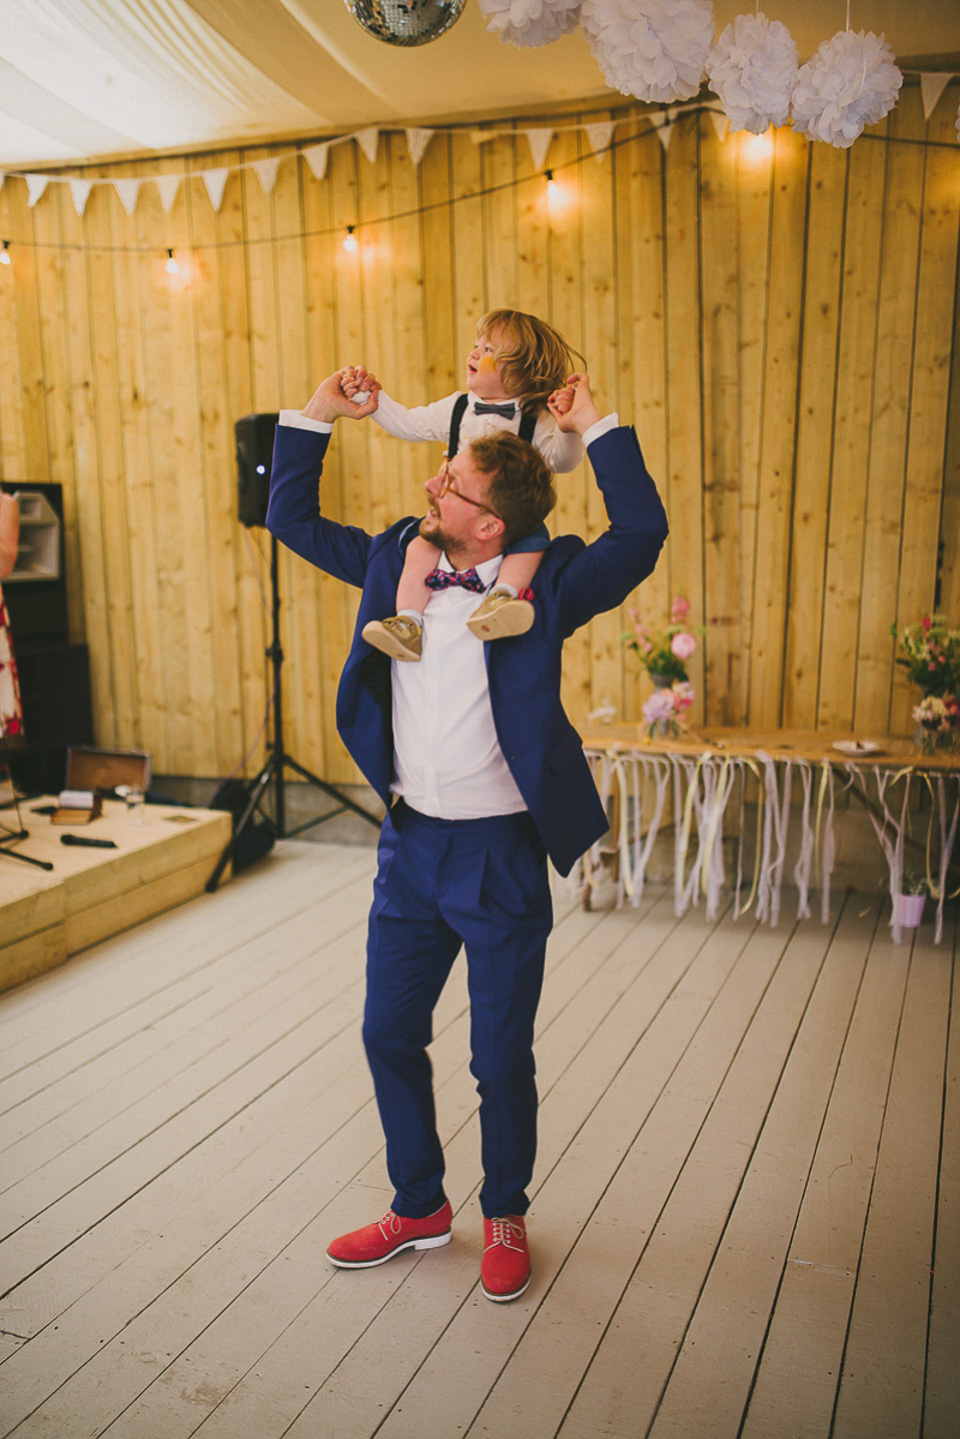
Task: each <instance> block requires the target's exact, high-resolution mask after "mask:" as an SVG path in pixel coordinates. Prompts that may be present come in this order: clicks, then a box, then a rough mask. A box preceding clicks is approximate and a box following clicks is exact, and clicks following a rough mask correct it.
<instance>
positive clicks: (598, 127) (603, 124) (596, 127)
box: [583, 120, 615, 160]
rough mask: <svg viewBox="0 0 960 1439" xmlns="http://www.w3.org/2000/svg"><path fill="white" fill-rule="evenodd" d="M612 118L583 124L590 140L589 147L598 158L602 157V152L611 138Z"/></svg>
mask: <svg viewBox="0 0 960 1439" xmlns="http://www.w3.org/2000/svg"><path fill="white" fill-rule="evenodd" d="M614 123H615V122H614V121H613V120H597V121H596V122H595V123H594V124H592V125H585V126H584V127H583V128H584V129H585V130H586V132H587V139H588V140H589V141H590V149H591V150H592V151H593V153H594V154H595V155H596V157H597V159H598V160H602V159H603V152H604V151H605V150H606V149H607V148H608V146H609V144H610V141H611V140H612V138H613V129H614Z"/></svg>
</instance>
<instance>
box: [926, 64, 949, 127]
mask: <svg viewBox="0 0 960 1439" xmlns="http://www.w3.org/2000/svg"><path fill="white" fill-rule="evenodd" d="M952 79H953V76H952V75H935V74H933V73H930V74H927V73H926V72H923V73H921V76H920V94H921V96H922V97H923V118H924V119H925V120H929V119H930V116H931V115H932V114H933V112H934V110H935V109H936V108H937V101H938V100H939V99H940V96H941V95H942V94H943V92H944V90H945V89H946V88H947V86H948V85H949V84H950V81H951V80H952Z"/></svg>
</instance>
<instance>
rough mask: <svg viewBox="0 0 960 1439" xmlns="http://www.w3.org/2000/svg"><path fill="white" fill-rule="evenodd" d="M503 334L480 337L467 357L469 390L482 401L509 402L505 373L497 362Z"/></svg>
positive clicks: (497, 332)
mask: <svg viewBox="0 0 960 1439" xmlns="http://www.w3.org/2000/svg"><path fill="white" fill-rule="evenodd" d="M501 344H502V332H501V331H500V330H497V331H496V332H495V333H494V334H492V335H478V336H477V343H476V344H475V345H474V347H473V349H472V350H471V351H470V353H469V355H468V356H467V389H468V390H469V391H470V393H471V394H472V395H476V396H477V398H478V399H480V400H507V399H509V398H510V396H509V395H508V394H507V391H506V389H505V388H504V384H503V372H502V367H501V365H500V362H499V361H498V360H497V358H496V356H497V351H498V350H499V349H500V348H501Z"/></svg>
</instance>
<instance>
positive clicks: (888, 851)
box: [571, 750, 960, 944]
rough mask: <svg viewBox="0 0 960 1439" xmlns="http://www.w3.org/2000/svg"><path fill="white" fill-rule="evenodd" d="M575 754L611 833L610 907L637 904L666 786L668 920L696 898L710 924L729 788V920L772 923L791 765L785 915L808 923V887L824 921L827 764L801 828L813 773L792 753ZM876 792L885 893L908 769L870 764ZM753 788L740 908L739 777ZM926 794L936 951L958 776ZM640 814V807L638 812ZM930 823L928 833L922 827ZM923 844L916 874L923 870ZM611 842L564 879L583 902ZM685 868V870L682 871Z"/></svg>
mask: <svg viewBox="0 0 960 1439" xmlns="http://www.w3.org/2000/svg"><path fill="white" fill-rule="evenodd" d="M587 757H588V759H589V761H590V763H591V766H592V768H593V772H594V779H595V781H596V784H597V788H598V790H599V792H600V798H601V800H602V802H603V805H604V807H605V808H609V805H610V801H611V799H612V798H613V796H614V795H615V796H616V800H617V806H616V813H617V821H616V822H617V833H616V834H615V835H613V836H611V840H612V848H613V851H614V852H615V854H616V856H617V885H616V904H617V907H618V908H619V907H620V906H622V905H623V904H624V902H625V901H627V902H629V903H630V904H631V905H633V906H636V905H638V904H639V903H640V901H641V899H642V897H643V892H644V886H645V883H646V873H647V868H648V865H649V861H650V856H651V854H652V852H653V847H654V845H655V843H656V841H657V838H658V836H659V834H660V829H661V824H662V820H663V813H664V809H665V807H666V801H667V796H668V793H669V791H670V784H671V780H672V781H673V802H674V874H673V897H674V912H675V913H676V915H677V916H678V917H680V916H682V915H684V914H685V913H686V911H687V910H688V909H689V908H690V907H691V906H695V905H696V903H697V899H698V895H699V893H700V892H701V891H702V892H703V894H704V895H705V897H706V910H707V918H708V919H710V920H712V919H715V918H716V916H717V914H718V913H719V911H720V907H721V893H722V889H723V882H724V860H723V831H724V818H725V815H726V811H727V808H728V806H729V804H730V799H731V796H732V795H733V792H734V790H735V789H736V788H737V785H738V784H739V789H740V794H739V824H738V844H737V861H736V881H735V894H734V906H733V916H734V918H735V919H736V918H739V916H740V915H742V914H746V913H747V912H748V911H749V910H750V908H751V906H752V904H753V902H754V900H756V916H757V919H758V920H759V921H760V922H761V923H768V924H770V925H776V924H777V922H778V920H779V917H780V905H781V895H782V887H783V877H784V869H785V862H786V854H787V840H788V835H789V825H790V799H791V788H792V775H793V769H794V767H796V768H797V770H798V771H799V774H800V780H801V784H802V786H803V803H802V809H801V820H800V829H801V835H800V853H799V856H798V858H797V861H796V864H795V866H794V869H793V879H794V882H795V884H796V887H797V918H798V919H808V918H810V916H811V906H810V890H811V887H813V886H814V885H815V886H816V887H818V888H819V890H820V919H821V922H822V923H823V924H827V923H829V920H830V884H831V878H832V875H833V870H834V865H835V860H836V837H835V832H834V816H835V800H836V772H835V769H834V765H833V764H831V762H830V761H829V760H824V761H823V762H822V765H821V772H820V780H819V783H818V786H817V800H816V820H815V822H814V821H813V820H812V817H811V811H812V807H813V781H814V766H813V765H812V764H811V762H810V761H808V760H803V759H796V758H793V757H786V756H785V757H778V758H773V757H772V756H771V755H769V754H766V753H765V752H763V751H758V752H757V754H756V756H755V757H754V758H747V757H745V756H737V757H733V756H726V755H721V754H712V753H704V754H702V755H700V756H697V757H694V756H691V755H683V754H651V753H649V752H646V753H645V752H643V751H637V750H627V751H617V752H611V751H606V750H590V751H588V752H587ZM778 764H779V765H782V766H783V778H782V781H781V780H780V778H779V776H778V774H777V765H778ZM870 769H871V771H872V773H873V775H874V778H875V781H876V785H877V793H878V798H879V808H880V818H879V819H878V817H877V815H875V814H874V813H873V812H872V810H871V812H870V819H871V822H872V824H873V827H874V830H875V831H876V834H877V837H878V839H879V841H880V845H881V848H882V850H883V854H884V857H885V859H886V862H887V867H888V870H889V874H890V888H891V892H895V891H897V890H898V889H899V886H900V885H901V882H902V877H903V854H904V847H905V843H906V829H907V813H908V804H909V792H910V777H911V770H910V769H909V768H906V769H901V770H879V769H876V768H874V767H873V766H871V767H870ZM844 770H845V772H846V780H845V783H844V784H843V789H844V790H848V789H849V788H850V787H851V786H852V785H853V784H854V783H855V782H856V781H859V782H860V783H861V784H865V781H866V775H865V773H864V770H863V769H861V768H860V767H859V766H857V765H856V764H853V763H850V762H848V763H847V764H845V765H844ZM751 774H753V775H754V776H756V778H757V779H758V781H759V783H760V792H759V796H758V800H757V829H756V835H755V858H754V876H753V884H752V888H751V892H750V895H749V897H748V898H747V900H746V901H745V902H744V901H742V899H741V895H742V890H743V885H744V874H743V856H744V845H745V842H746V828H747V813H746V811H747V803H746V799H747V796H746V790H747V783H748V781H749V777H750V775H751ZM900 779H905V780H906V784H905V787H904V796H903V803H902V805H901V808H900V816H899V819H898V818H896V817H895V815H894V813H893V812H892V810H891V805H890V804H889V803H888V801H887V793H888V790H889V788H890V786H891V784H895V783H897V782H898V781H899V780H900ZM954 780H955V781H956V784H957V798H956V802H955V804H954V809H953V815H952V817H949V816H948V811H949V803H950V798H949V785H950V783H951V781H954ZM928 783H929V785H930V792H931V798H933V797H934V796H935V797H936V803H937V809H938V814H939V829H940V860H939V875H938V886H937V888H938V890H939V902H938V905H937V919H936V933H935V942H936V943H937V944H939V943H940V942H941V939H942V935H943V905H944V899H945V898H946V889H947V874H948V870H949V867H950V860H951V857H952V854H953V849H954V846H955V843H956V839H957V833H958V830H960V776H953V775H951V776H948V777H946V779H945V778H944V776H942V775H938V776H937V777H936V785H935V787H934V784H933V783H931V782H930V780H929V778H928ZM648 787H651V788H652V790H653V803H652V808H651V806H649V805H647V806H646V807H645V797H646V795H647V794H648V793H649V789H648ZM648 811H650V812H649V813H648ZM933 823H934V821H933V818H932V817H931V834H932V826H933ZM694 827H696V837H695V843H696V849H695V852H694V854H693V858H692V861H691V858H690V852H691V841H692V840H694V833H693V831H694ZM930 843H931V836H928V870H929V867H930V858H929V848H930ZM610 852H611V844H609V843H608V845H607V846H606V848H604V847H603V846H601V844H600V843H599V842H598V843H597V844H595V845H594V846H593V847H592V848H591V850H590V851H589V853H588V854H587V855H585V856H584V858H583V860H582V861H581V863H580V865H579V866H578V868H577V869H576V870H575V871H574V875H573V876H572V877H571V882H572V883H573V884H575V885H578V886H579V887H580V888H581V889H582V891H583V893H584V895H585V896H586V897H587V898H588V899H592V897H593V895H594V893H595V891H596V889H597V888H598V886H599V883H600V880H601V878H602V874H603V859H604V854H607V855H609V854H610ZM688 864H689V865H690V868H689V870H688V868H687V866H688ZM899 929H900V927H899V925H895V926H894V928H893V937H894V940H897V941H899V938H900V933H899Z"/></svg>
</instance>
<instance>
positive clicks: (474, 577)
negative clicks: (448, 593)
mask: <svg viewBox="0 0 960 1439" xmlns="http://www.w3.org/2000/svg"><path fill="white" fill-rule="evenodd" d="M424 584H425V585H426V586H427V589H429V590H445V589H447V588H448V587H449V586H450V585H460V586H461V587H462V588H463V589H465V590H473V592H474V594H478V595H482V594H483V591H484V589H485V588H486V586H485V585H484V583H483V580H482V579H481V578H480V576H479V575H478V574H477V572H476V570H475V569H473V568H472V567H471V568H470V569H469V570H431V571H430V573H429V574H428V575H427V578H426V579H425V580H424Z"/></svg>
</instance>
